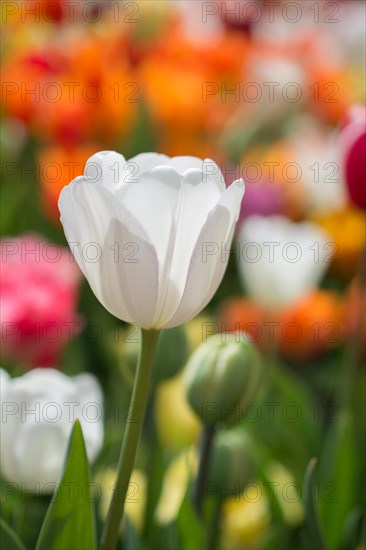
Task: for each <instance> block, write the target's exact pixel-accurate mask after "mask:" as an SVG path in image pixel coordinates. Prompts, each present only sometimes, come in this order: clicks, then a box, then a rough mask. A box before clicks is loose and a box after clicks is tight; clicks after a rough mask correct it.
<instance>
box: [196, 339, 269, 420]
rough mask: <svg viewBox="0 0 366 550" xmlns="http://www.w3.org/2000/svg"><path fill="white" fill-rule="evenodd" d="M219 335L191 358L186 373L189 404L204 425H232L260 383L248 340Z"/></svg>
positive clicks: (258, 365)
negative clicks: (221, 423)
mask: <svg viewBox="0 0 366 550" xmlns="http://www.w3.org/2000/svg"><path fill="white" fill-rule="evenodd" d="M236 338H237V337H236V335H234V334H221V335H220V334H218V335H215V336H212V337H211V338H210V339H209V340H208V341H207V343H203V344H201V345H200V347H199V348H198V349H197V350H196V351H195V352H194V354H193V355H192V356H191V358H190V360H189V362H188V365H187V370H186V373H185V385H186V392H187V398H188V402H189V403H190V405H191V407H192V408H193V410H194V411H195V412H196V413H197V415H198V416H199V417H200V418H201V420H202V421H203V422H204V423H207V424H215V423H216V422H220V421H221V422H226V423H234V422H238V421H239V420H240V419H241V418H242V414H243V412H244V410H245V405H246V404H247V403H249V402H250V401H251V400H253V399H254V398H255V396H256V394H257V391H258V389H259V386H260V382H261V375H262V364H261V359H260V356H259V354H258V352H257V350H256V349H255V347H254V346H253V344H251V343H250V342H249V341H246V340H242V341H237V339H236Z"/></svg>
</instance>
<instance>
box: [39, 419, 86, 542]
mask: <svg viewBox="0 0 366 550" xmlns="http://www.w3.org/2000/svg"><path fill="white" fill-rule="evenodd" d="M89 489H90V485H89V464H88V459H87V456H86V450H85V444H84V438H83V433H82V430H81V425H80V422H79V421H78V420H77V421H76V422H75V424H74V427H73V430H72V434H71V437H70V441H69V449H68V453H67V457H66V463H65V467H64V473H63V476H62V480H61V483H60V485H59V487H58V489H57V491H56V493H55V495H54V496H53V498H52V501H51V504H50V506H49V508H48V511H47V514H46V517H45V520H44V522H43V525H42V529H41V532H40V535H39V538H38V541H37V545H36V550H69V549H70V548H72V549H73V550H94V549H95V548H96V532H95V519H94V512H93V507H92V503H91V498H90V494H89Z"/></svg>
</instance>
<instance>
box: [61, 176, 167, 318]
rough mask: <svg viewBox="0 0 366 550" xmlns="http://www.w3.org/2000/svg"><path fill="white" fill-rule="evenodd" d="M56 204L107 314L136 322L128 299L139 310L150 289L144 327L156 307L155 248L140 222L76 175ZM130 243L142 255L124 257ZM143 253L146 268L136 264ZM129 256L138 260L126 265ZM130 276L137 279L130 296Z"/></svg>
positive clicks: (76, 253) (70, 240) (77, 256)
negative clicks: (134, 293) (147, 264)
mask: <svg viewBox="0 0 366 550" xmlns="http://www.w3.org/2000/svg"><path fill="white" fill-rule="evenodd" d="M59 208H60V211H61V222H62V224H63V227H64V231H65V235H66V238H67V240H68V242H69V245H70V246H71V247H72V249H73V254H74V256H75V258H76V261H77V262H78V265H79V267H80V269H81V270H82V272H83V273H84V275H85V277H86V278H87V279H88V282H89V284H90V286H91V288H92V290H93V292H94V294H95V295H96V297H97V298H98V299H99V301H100V302H101V303H102V304H103V305H104V307H105V308H106V309H107V310H108V311H109V312H110V313H112V314H113V315H115V316H116V317H118V318H119V319H123V320H124V321H127V322H138V321H139V318H136V317H135V316H134V314H133V313H132V311H130V309H129V307H128V305H127V303H128V304H129V305H130V304H131V303H132V302H133V303H134V304H135V305H134V308H133V311H134V313H136V310H138V311H141V304H140V299H144V300H146V297H147V293H148V292H151V295H150V298H149V303H145V304H144V308H145V309H144V313H143V314H142V319H141V326H143V327H145V323H146V322H147V321H146V319H147V318H148V316H149V315H151V316H152V313H151V311H154V309H155V303H156V299H157V288H158V272H159V268H158V259H157V255H156V252H155V249H154V247H153V245H152V244H151V243H150V242H149V240H148V236H147V234H146V233H145V231H144V230H143V229H142V227H141V225H140V224H139V223H138V222H137V221H136V219H135V218H134V217H133V216H132V214H131V213H130V212H129V211H128V209H127V208H126V207H125V206H124V205H122V204H120V203H119V202H118V201H116V199H115V197H114V196H113V195H112V194H111V193H110V192H109V191H108V190H106V189H105V188H104V187H103V186H99V185H93V184H91V183H89V182H87V181H85V180H84V179H83V178H77V179H76V180H74V182H72V183H71V184H70V185H69V186H68V187H65V188H64V189H63V190H62V192H61V195H60V199H59ZM120 220H123V222H122V221H120ZM131 246H132V247H134V249H135V250H136V251H138V254H139V255H141V256H140V259H139V257H137V258H131V256H130V257H129V256H128V253H131V251H132V249H131ZM144 255H146V258H147V261H148V262H150V264H149V269H148V270H146V267H144V266H143V265H142V263H141V258H143V257H144ZM133 259H135V260H136V259H137V260H138V261H137V262H133V263H131V262H130V260H133ZM116 263H118V264H119V265H118V268H117V266H116V265H115V264H116ZM139 270H140V272H142V273H143V279H144V283H143V285H142V283H141V276H140V277H138V275H137V274H138V272H139ZM129 277H133V278H136V280H135V286H134V288H135V292H136V296H134V298H133V300H131V295H130V293H129V289H130V290H131V281H130V278H129ZM142 286H143V288H142ZM149 304H152V305H151V307H149Z"/></svg>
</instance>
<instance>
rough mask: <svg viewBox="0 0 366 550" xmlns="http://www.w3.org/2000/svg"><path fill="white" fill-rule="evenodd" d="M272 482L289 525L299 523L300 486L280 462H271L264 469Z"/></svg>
mask: <svg viewBox="0 0 366 550" xmlns="http://www.w3.org/2000/svg"><path fill="white" fill-rule="evenodd" d="M266 474H267V476H268V478H269V481H270V483H272V484H273V485H272V487H273V493H274V497H275V498H276V499H277V501H278V504H279V505H280V507H281V510H282V513H283V516H284V518H285V520H286V521H287V523H289V524H290V525H299V524H300V523H301V522H302V521H303V519H304V508H303V505H302V501H301V486H300V485H299V484H298V483H296V482H295V480H294V478H293V477H292V475H291V473H290V472H289V471H288V470H287V468H285V467H284V466H283V465H282V464H279V463H278V462H272V463H271V464H270V465H269V466H268V467H267V469H266Z"/></svg>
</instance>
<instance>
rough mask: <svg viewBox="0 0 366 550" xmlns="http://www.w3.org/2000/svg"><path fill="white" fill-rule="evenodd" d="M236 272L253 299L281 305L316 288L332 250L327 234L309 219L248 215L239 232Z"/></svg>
mask: <svg viewBox="0 0 366 550" xmlns="http://www.w3.org/2000/svg"><path fill="white" fill-rule="evenodd" d="M239 249H240V250H239V252H240V254H239V272H240V275H241V277H242V280H243V284H244V286H245V288H246V289H247V291H248V293H249V295H250V296H251V297H252V298H254V300H256V301H258V302H259V303H261V304H263V305H264V306H265V307H268V308H276V307H282V306H285V305H287V304H290V303H292V302H295V301H296V300H298V299H300V298H301V297H303V296H304V295H305V294H307V293H308V292H309V291H311V290H312V289H313V288H315V287H316V286H317V285H318V283H319V281H320V279H321V277H322V275H323V274H324V272H325V270H326V269H327V267H328V265H329V261H330V259H331V256H332V252H333V251H334V247H333V243H329V242H328V240H327V235H326V233H325V232H323V231H322V230H321V229H320V228H319V227H318V226H317V225H316V224H314V223H311V222H302V223H293V222H291V221H290V220H288V219H287V218H283V217H281V216H270V217H262V216H251V217H249V218H248V219H247V220H246V221H245V222H244V223H243V225H242V226H241V229H240V232H239Z"/></svg>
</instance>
